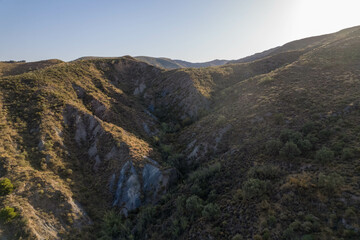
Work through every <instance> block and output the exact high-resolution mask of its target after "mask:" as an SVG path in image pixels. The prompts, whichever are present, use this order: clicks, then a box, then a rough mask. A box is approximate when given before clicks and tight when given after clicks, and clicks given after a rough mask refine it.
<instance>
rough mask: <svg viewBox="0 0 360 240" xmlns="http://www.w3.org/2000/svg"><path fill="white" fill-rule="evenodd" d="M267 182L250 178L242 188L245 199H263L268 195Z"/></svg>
mask: <svg viewBox="0 0 360 240" xmlns="http://www.w3.org/2000/svg"><path fill="white" fill-rule="evenodd" d="M266 188H267V187H266V182H265V181H262V180H260V179H255V178H250V179H249V180H247V181H246V182H244V184H243V187H242V192H243V197H244V198H245V199H254V198H257V199H261V198H263V197H264V195H265V194H266Z"/></svg>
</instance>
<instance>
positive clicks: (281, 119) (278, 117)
mask: <svg viewBox="0 0 360 240" xmlns="http://www.w3.org/2000/svg"><path fill="white" fill-rule="evenodd" d="M274 120H275V124H277V125H281V124H284V122H285V118H284V114H282V113H277V114H275V115H274Z"/></svg>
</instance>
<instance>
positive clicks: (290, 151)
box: [280, 142, 301, 159]
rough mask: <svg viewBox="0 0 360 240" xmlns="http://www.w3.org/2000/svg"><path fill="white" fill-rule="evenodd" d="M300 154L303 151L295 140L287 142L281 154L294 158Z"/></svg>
mask: <svg viewBox="0 0 360 240" xmlns="http://www.w3.org/2000/svg"><path fill="white" fill-rule="evenodd" d="M300 154H301V151H300V149H299V148H298V146H297V145H296V144H295V143H294V142H287V143H286V144H285V145H284V147H283V148H281V150H280V155H281V156H283V157H287V158H289V159H293V158H295V157H297V156H299V155H300Z"/></svg>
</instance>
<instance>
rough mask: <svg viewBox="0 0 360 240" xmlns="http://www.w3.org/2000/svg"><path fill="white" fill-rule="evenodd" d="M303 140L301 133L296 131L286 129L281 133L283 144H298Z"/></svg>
mask: <svg viewBox="0 0 360 240" xmlns="http://www.w3.org/2000/svg"><path fill="white" fill-rule="evenodd" d="M301 139H302V134H301V133H300V132H297V131H294V130H291V129H284V130H282V131H281V133H280V140H281V141H282V142H283V143H286V142H294V143H297V142H298V141H299V140H301Z"/></svg>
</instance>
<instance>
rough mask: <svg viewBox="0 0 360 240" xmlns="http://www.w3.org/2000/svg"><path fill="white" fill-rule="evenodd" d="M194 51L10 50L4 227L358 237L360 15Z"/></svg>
mask: <svg viewBox="0 0 360 240" xmlns="http://www.w3.org/2000/svg"><path fill="white" fill-rule="evenodd" d="M186 64H187V63H182V62H179V61H177V62H175V60H169V59H162V58H161V59H159V58H149V57H137V58H133V57H130V56H125V57H122V58H92V57H90V58H82V59H80V60H77V61H73V62H68V63H66V62H61V61H58V60H49V61H42V62H36V63H0V128H1V132H2V134H1V136H0V158H1V167H0V176H1V179H0V180H1V184H0V195H1V196H0V208H1V209H0V220H1V222H0V239H19V238H20V237H21V238H22V239H153V240H155V239H232V240H239V239H264V240H265V239H359V237H360V219H359V216H360V210H359V209H360V185H359V183H360V161H359V159H360V144H359V142H360V141H359V140H360V128H359V126H358V125H359V124H358V123H359V121H358V119H359V117H360V111H359V110H360V101H359V99H360V98H359V97H360V84H359V81H360V70H359V66H360V27H354V28H350V29H345V30H343V31H340V32H337V33H333V34H328V35H324V36H319V37H312V38H307V39H303V40H298V41H295V42H291V43H288V44H285V45H284V46H282V47H278V48H274V49H271V50H269V51H266V52H264V53H261V54H257V55H254V56H252V57H249V58H246V59H242V60H238V61H234V62H229V63H227V64H225V62H215V63H207V64H214V65H216V64H219V65H221V66H212V65H209V66H208V67H207V66H205V65H204V66H202V67H201V68H196V67H195V66H194V65H192V68H188V67H187V66H188V65H186ZM224 64H225V65H224ZM172 66H174V67H172ZM175 66H179V67H175ZM199 66H200V65H199Z"/></svg>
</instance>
